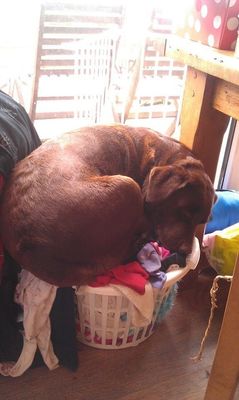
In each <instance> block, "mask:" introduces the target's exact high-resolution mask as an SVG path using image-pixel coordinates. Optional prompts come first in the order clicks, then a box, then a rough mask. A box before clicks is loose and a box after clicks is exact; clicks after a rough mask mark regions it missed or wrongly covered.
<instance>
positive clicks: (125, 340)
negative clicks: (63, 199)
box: [76, 238, 200, 349]
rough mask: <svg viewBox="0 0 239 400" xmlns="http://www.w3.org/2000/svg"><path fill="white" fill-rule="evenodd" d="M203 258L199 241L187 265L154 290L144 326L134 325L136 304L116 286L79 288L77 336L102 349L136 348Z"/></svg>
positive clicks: (187, 260) (153, 327)
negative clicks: (184, 277)
mask: <svg viewBox="0 0 239 400" xmlns="http://www.w3.org/2000/svg"><path fill="white" fill-rule="evenodd" d="M199 257H200V247H199V243H198V240H197V238H195V239H194V243H193V249H192V253H191V254H190V255H189V256H188V257H187V259H186V266H185V267H184V268H179V269H177V270H173V271H170V272H167V274H166V275H167V280H166V282H165V284H164V287H163V289H153V290H154V297H153V298H154V310H153V313H152V320H151V321H150V322H149V323H147V324H146V325H143V326H135V324H134V323H133V312H134V305H133V304H132V303H131V302H130V301H129V300H128V298H127V297H125V296H124V295H123V294H122V293H120V292H119V291H118V290H117V289H116V288H115V287H111V286H110V285H109V286H104V287H96V288H95V287H90V286H81V287H79V288H77V289H76V299H77V319H76V325H77V337H78V340H79V341H80V342H82V343H84V344H86V345H88V346H92V347H96V348H101V349H123V348H125V347H131V346H136V345H138V344H139V343H141V342H142V341H144V340H145V339H147V338H148V337H149V336H150V335H151V334H152V333H153V332H154V330H155V328H156V327H157V326H158V323H159V322H160V320H161V319H162V318H163V317H164V315H165V314H166V313H167V311H168V310H169V309H170V308H171V306H172V303H173V299H174V297H175V296H174V295H175V292H176V289H175V286H176V282H177V281H179V280H180V279H181V278H183V276H185V275H186V274H187V273H188V272H189V271H190V270H191V269H195V268H196V266H197V264H198V261H199Z"/></svg>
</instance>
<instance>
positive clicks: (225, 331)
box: [204, 257, 239, 400]
mask: <svg viewBox="0 0 239 400" xmlns="http://www.w3.org/2000/svg"><path fill="white" fill-rule="evenodd" d="M238 379H239V257H238V259H237V263H236V266H235V269H234V274H233V280H232V283H231V288H230V291H229V295H228V300H227V305H226V309H225V313H224V318H223V322H222V327H221V331H220V335H219V340H218V344H217V349H216V354H215V358H214V362H213V366H212V370H211V374H210V377H209V381H208V386H207V390H206V394H205V397H204V400H233V398H234V394H235V390H236V385H237V383H238Z"/></svg>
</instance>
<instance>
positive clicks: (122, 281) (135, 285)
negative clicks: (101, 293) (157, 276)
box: [90, 261, 149, 294]
mask: <svg viewBox="0 0 239 400" xmlns="http://www.w3.org/2000/svg"><path fill="white" fill-rule="evenodd" d="M148 278H149V274H148V273H147V272H146V271H145V270H144V268H143V267H141V265H140V264H139V263H138V262H137V261H134V262H131V263H129V264H126V265H119V266H118V267H114V268H112V269H111V270H109V271H107V272H106V273H105V274H104V275H99V276H97V277H96V280H95V281H94V282H93V283H91V284H90V286H92V287H99V286H106V285H109V284H110V283H112V284H114V285H125V286H127V287H130V288H131V289H133V290H135V291H136V292H138V293H139V294H144V293H145V285H146V283H147V281H148Z"/></svg>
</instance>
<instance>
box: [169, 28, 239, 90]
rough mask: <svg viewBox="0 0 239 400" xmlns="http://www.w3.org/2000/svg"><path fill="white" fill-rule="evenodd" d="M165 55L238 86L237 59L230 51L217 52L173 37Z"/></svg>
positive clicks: (238, 62) (196, 43)
mask: <svg viewBox="0 0 239 400" xmlns="http://www.w3.org/2000/svg"><path fill="white" fill-rule="evenodd" d="M166 55H167V56H168V57H171V58H173V59H174V60H177V61H180V62H182V63H184V64H187V65H190V66H191V67H194V68H196V69H198V70H200V71H203V72H206V73H207V74H210V75H212V76H215V77H217V78H220V79H224V80H225V81H230V82H232V83H234V84H236V85H239V73H238V64H239V61H238V58H236V57H234V56H233V52H232V51H226V50H218V49H214V48H212V47H209V46H206V45H203V44H201V43H199V42H193V41H191V40H186V39H183V38H181V37H178V36H173V37H172V38H170V39H169V40H168V43H167V46H166Z"/></svg>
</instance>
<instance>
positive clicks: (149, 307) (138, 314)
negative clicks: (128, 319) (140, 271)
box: [109, 283, 154, 327]
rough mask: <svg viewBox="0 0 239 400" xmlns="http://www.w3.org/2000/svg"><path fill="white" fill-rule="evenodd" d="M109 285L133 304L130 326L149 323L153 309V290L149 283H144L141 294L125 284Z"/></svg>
mask: <svg viewBox="0 0 239 400" xmlns="http://www.w3.org/2000/svg"><path fill="white" fill-rule="evenodd" d="M109 286H111V287H114V289H116V290H117V291H119V292H120V293H121V294H123V295H124V296H125V297H127V299H128V300H129V301H130V302H131V303H132V304H133V308H132V326H135V327H141V326H146V325H148V324H150V322H151V321H152V317H153V311H154V292H153V288H152V285H151V284H150V283H147V284H146V285H145V293H144V294H143V295H142V294H139V293H137V292H136V291H135V290H133V289H131V288H129V287H127V286H123V285H112V284H110V285H109Z"/></svg>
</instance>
